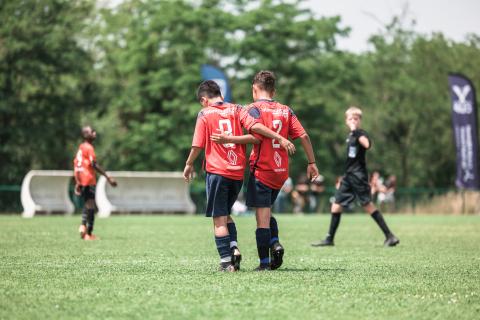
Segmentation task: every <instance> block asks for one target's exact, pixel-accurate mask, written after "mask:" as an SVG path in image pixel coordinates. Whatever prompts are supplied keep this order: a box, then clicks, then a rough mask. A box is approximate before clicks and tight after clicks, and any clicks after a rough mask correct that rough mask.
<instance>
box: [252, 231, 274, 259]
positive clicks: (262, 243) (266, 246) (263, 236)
mask: <svg viewBox="0 0 480 320" xmlns="http://www.w3.org/2000/svg"><path fill="white" fill-rule="evenodd" d="M255 236H256V238H257V250H258V258H259V259H260V265H266V264H270V238H271V233H270V229H267V228H258V229H257V230H256V231H255Z"/></svg>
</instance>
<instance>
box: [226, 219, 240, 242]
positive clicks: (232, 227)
mask: <svg viewBox="0 0 480 320" xmlns="http://www.w3.org/2000/svg"><path fill="white" fill-rule="evenodd" d="M227 228H228V233H229V234H230V248H233V247H237V248H238V243H237V227H236V226H235V222H229V223H227Z"/></svg>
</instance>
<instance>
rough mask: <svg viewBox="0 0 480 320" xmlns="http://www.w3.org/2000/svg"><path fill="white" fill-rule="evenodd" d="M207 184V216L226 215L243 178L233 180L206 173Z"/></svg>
mask: <svg viewBox="0 0 480 320" xmlns="http://www.w3.org/2000/svg"><path fill="white" fill-rule="evenodd" d="M205 182H206V185H207V210H206V212H205V216H207V217H221V216H228V215H230V214H231V213H232V206H233V204H234V203H235V201H236V200H237V198H238V194H239V193H240V189H242V185H243V180H233V179H228V178H225V177H222V176H220V175H218V174H213V173H208V172H207V178H206V179H205Z"/></svg>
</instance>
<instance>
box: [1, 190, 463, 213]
mask: <svg viewBox="0 0 480 320" xmlns="http://www.w3.org/2000/svg"><path fill="white" fill-rule="evenodd" d="M20 190H21V186H18V185H0V213H21V212H22V205H21V202H20ZM243 190H246V188H243ZM242 192H244V191H242ZM452 192H454V193H456V192H457V191H455V189H453V188H398V189H397V191H396V192H395V201H393V202H387V203H380V204H379V203H378V202H377V201H376V199H374V203H375V204H377V205H379V206H380V207H381V209H382V210H383V211H386V212H402V213H416V211H417V208H418V207H421V206H424V205H426V204H428V203H429V202H431V201H432V199H434V198H435V197H438V196H442V195H446V194H447V193H452ZM70 194H71V198H72V201H73V203H74V204H75V207H76V212H80V208H81V207H82V205H83V203H82V200H81V199H80V198H79V197H76V196H75V195H74V194H73V186H72V188H71V192H70ZM334 194H335V189H334V188H326V190H325V191H324V192H323V193H321V194H319V195H317V196H315V199H314V202H315V203H316V206H315V208H314V209H313V208H312V206H309V205H308V203H309V202H308V200H307V201H306V205H305V206H304V207H303V208H301V210H300V211H301V212H303V213H307V214H308V213H316V212H320V213H327V212H329V211H330V205H331V202H332V200H333V195H334ZM458 195H459V196H461V195H460V193H458ZM191 196H192V199H193V201H194V203H195V204H196V206H197V212H198V213H202V212H204V210H205V204H206V200H205V187H204V185H203V184H196V185H193V186H192V187H191ZM312 196H313V195H311V194H307V195H306V197H307V198H308V199H311V197H312ZM240 198H242V195H241V196H240ZM284 205H285V209H284V210H283V211H284V212H287V213H291V212H293V211H294V203H293V201H292V199H291V197H286V199H285V203H284ZM297 209H298V208H297ZM297 211H298V210H297ZM346 211H352V212H357V211H361V208H360V207H359V205H358V204H354V205H353V206H352V207H350V208H346Z"/></svg>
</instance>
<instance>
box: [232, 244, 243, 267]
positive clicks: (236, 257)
mask: <svg viewBox="0 0 480 320" xmlns="http://www.w3.org/2000/svg"><path fill="white" fill-rule="evenodd" d="M241 261H242V255H241V254H240V250H238V248H237V247H232V264H233V267H234V268H235V271H238V270H240V262H241Z"/></svg>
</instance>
